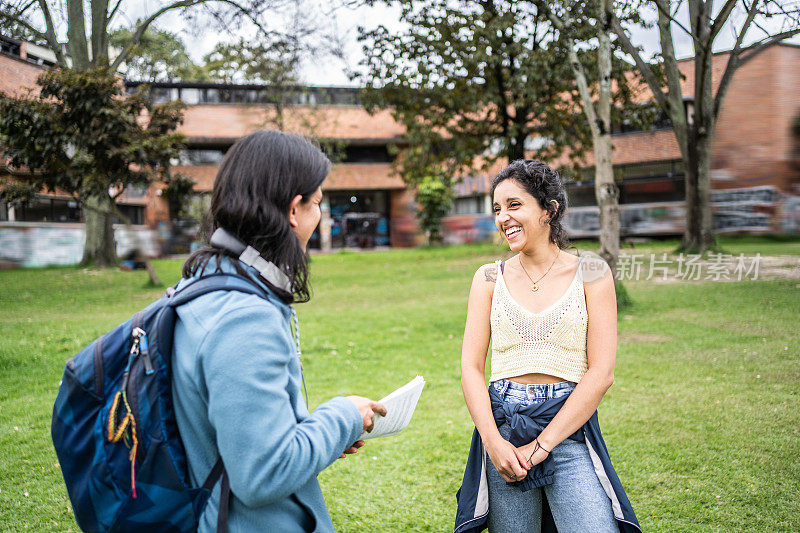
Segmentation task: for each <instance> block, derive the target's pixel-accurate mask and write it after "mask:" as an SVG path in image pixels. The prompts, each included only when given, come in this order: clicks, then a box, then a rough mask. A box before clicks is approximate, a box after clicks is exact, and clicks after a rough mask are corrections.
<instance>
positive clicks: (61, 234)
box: [0, 222, 161, 267]
mask: <svg viewBox="0 0 800 533" xmlns="http://www.w3.org/2000/svg"><path fill="white" fill-rule="evenodd" d="M85 232H86V230H85V228H84V225H83V224H52V223H37V222H0V261H7V262H11V263H16V264H19V265H20V266H24V267H43V266H50V265H74V264H77V263H78V262H79V261H80V260H81V258H82V257H83V244H84V241H85V239H86V233H85ZM114 237H115V239H116V242H117V256H119V257H123V256H125V255H126V254H128V253H130V252H131V251H132V250H134V249H135V247H136V244H137V242H138V243H140V245H141V246H142V247H143V249H144V253H145V255H147V256H149V257H156V256H158V255H159V253H160V251H161V249H160V246H159V244H158V241H157V239H156V232H155V230H152V229H150V228H147V227H143V226H136V227H135V228H134V230H133V231H128V230H127V229H126V228H125V227H124V226H115V227H114Z"/></svg>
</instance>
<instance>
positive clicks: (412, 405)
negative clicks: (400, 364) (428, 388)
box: [359, 376, 425, 440]
mask: <svg viewBox="0 0 800 533" xmlns="http://www.w3.org/2000/svg"><path fill="white" fill-rule="evenodd" d="M424 386H425V379H424V378H423V377H422V376H417V377H415V378H414V379H412V380H411V381H409V382H408V383H406V384H405V385H403V386H402V387H400V388H399V389H397V390H395V391H393V392H392V393H390V394H389V395H388V396H386V397H384V398H383V399H381V400H379V401H380V403H382V404H383V405H385V406H386V416H381V415H379V414H376V415H375V427H373V428H372V431H371V432H370V433H367V432H364V433H362V434H361V436H360V437H359V439H360V440H365V439H374V438H377V437H391V436H394V435H397V434H398V433H400V432H401V431H403V430H404V429H405V428H406V426H408V424H409V422H411V417H412V416H413V415H414V410H415V409H416V408H417V402H418V401H419V397H420V395H421V394H422V388H423V387H424Z"/></svg>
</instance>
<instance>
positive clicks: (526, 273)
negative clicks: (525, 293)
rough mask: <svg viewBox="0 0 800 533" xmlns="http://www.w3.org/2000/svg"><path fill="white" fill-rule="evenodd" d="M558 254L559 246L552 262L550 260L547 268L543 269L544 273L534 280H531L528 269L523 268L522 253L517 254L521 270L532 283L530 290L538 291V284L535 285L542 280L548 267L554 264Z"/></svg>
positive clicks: (559, 251) (559, 253) (548, 270)
mask: <svg viewBox="0 0 800 533" xmlns="http://www.w3.org/2000/svg"><path fill="white" fill-rule="evenodd" d="M559 255H561V248H559V249H558V252H557V253H556V257H555V259H553V262H552V263H550V266H549V267H548V268H547V270H546V271H545V273H544V274H542V275H541V276H540V277H539V279H537V280H536V281H533V278H532V277H531V275H530V274H528V270H527V269H526V268H525V265H523V264H522V255H520V256H519V266H521V267H522V271H523V272H525V275H526V276H528V279H529V280H531V284H532V285H531V290H532V291H533V292H536V291H538V290H539V285H537V283H539V282H540V281H542V278H543V277H545V276H546V275H547V273H548V272H550V269H551V268H553V265H555V264H556V260H557V259H558V256H559Z"/></svg>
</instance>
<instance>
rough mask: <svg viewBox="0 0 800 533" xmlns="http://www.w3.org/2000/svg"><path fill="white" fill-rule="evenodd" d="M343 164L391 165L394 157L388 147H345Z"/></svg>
mask: <svg viewBox="0 0 800 533" xmlns="http://www.w3.org/2000/svg"><path fill="white" fill-rule="evenodd" d="M343 152H344V154H343V158H342V160H341V162H342V163H391V162H392V156H391V155H390V154H389V149H388V148H387V147H386V145H377V146H357V145H350V146H345V148H344V150H343Z"/></svg>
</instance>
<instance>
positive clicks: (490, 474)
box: [455, 161, 639, 533]
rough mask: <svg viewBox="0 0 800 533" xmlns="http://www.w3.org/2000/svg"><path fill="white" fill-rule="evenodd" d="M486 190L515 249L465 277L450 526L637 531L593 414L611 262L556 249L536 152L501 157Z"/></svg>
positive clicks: (609, 316)
mask: <svg viewBox="0 0 800 533" xmlns="http://www.w3.org/2000/svg"><path fill="white" fill-rule="evenodd" d="M492 200H493V209H494V213H495V224H496V226H497V229H498V230H499V231H500V232H501V233H502V234H503V235H504V237H505V239H506V242H507V243H508V246H509V248H510V249H511V250H512V251H514V252H518V253H517V255H515V256H514V257H512V258H511V259H510V260H508V261H505V262H500V261H497V262H495V263H491V264H488V265H484V266H482V267H481V268H479V269H478V271H477V272H476V273H475V277H474V278H473V282H472V288H471V289H470V294H469V303H468V307H467V323H466V327H465V332H464V344H463V347H462V352H461V384H462V388H463V390H464V398H465V399H466V402H467V407H468V408H469V411H470V414H471V415H472V419H473V421H474V422H475V428H476V430H475V435H474V438H473V445H472V449H471V450H470V456H469V459H468V461H467V468H466V471H465V473H464V483H463V485H462V488H461V492H460V493H459V497H458V512H457V515H456V528H455V530H456V532H458V533H463V532H473V531H474V532H477V531H480V530H481V529H482V528H483V527H485V525H486V523H487V522H488V526H489V530H490V531H497V532H501V531H537V532H538V531H541V530H542V529H543V528H544V529H545V530H548V531H552V530H554V529H556V528H557V529H558V530H559V531H586V530H594V531H598V532H611V531H624V532H635V531H639V526H638V523H637V521H636V517H635V515H634V513H633V509H632V508H631V506H630V503H629V502H628V499H627V497H626V496H625V492H624V490H623V489H622V485H621V484H620V482H619V479H618V478H617V476H616V473H615V472H614V468H613V467H612V466H611V461H610V459H609V458H608V454H607V452H606V446H605V443H604V442H603V439H602V436H601V435H600V429H599V425H598V423H597V414H596V409H597V406H598V405H599V404H600V400H601V399H602V397H603V395H604V394H605V392H606V391H607V390H608V388H609V387H610V386H611V384H612V383H613V381H614V363H615V359H616V342H617V336H616V335H617V324H616V297H615V293H614V281H613V278H612V275H611V270H610V269H609V268H608V266H607V265H606V264H605V262H603V261H602V260H601V259H598V258H594V257H585V256H582V257H576V256H575V255H572V254H570V253H568V252H565V251H564V250H566V249H567V248H569V246H570V245H569V241H568V240H567V237H566V232H565V231H564V229H563V227H562V226H561V220H562V218H563V215H564V211H565V209H566V205H567V198H566V194H565V192H564V187H563V185H562V183H561V179H560V177H559V175H558V174H557V173H556V172H554V171H553V170H551V169H550V167H548V166H547V165H545V164H544V163H541V162H539V161H516V162H514V163H512V164H511V165H509V166H508V167H507V168H506V169H504V170H503V171H502V172H500V174H498V176H497V177H496V178H495V179H494V180H493V181H492ZM562 252H564V253H562ZM490 340H491V344H492V359H491V377H490V378H489V381H490V385H489V389H488V391H487V389H486V384H485V381H484V379H485V378H484V376H485V366H486V355H487V350H488V348H489V341H490ZM486 456H488V459H489V461H487V460H486Z"/></svg>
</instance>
